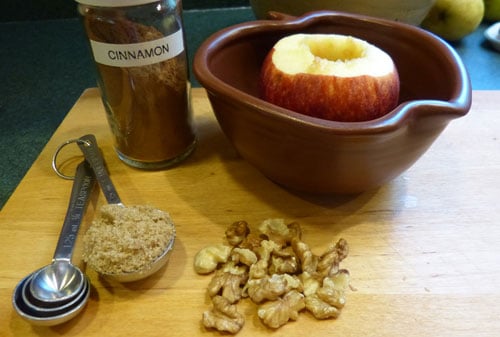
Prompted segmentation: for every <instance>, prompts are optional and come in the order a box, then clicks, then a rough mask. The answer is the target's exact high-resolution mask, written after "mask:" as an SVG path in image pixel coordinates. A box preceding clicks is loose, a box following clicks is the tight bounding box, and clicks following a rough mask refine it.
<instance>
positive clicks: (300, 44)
mask: <svg viewBox="0 0 500 337" xmlns="http://www.w3.org/2000/svg"><path fill="white" fill-rule="evenodd" d="M260 80H261V83H260V85H261V89H262V96H263V98H264V99H265V100H266V101H269V102H271V103H273V104H276V105H278V106H281V107H283V108H287V109H290V110H293V111H296V112H299V113H301V114H305V115H310V116H314V117H318V118H323V119H329V120H334V121H342V122H357V121H367V120H371V119H375V118H378V117H380V116H383V115H385V114H387V113H388V112H390V111H391V110H392V109H394V108H395V107H396V105H397V104H398V99H399V76H398V72H397V69H396V66H395V64H394V62H393V60H392V58H391V57H390V56H389V55H388V54H387V53H386V52H384V51H383V50H382V49H380V48H378V47H376V46H374V45H372V44H370V43H368V42H367V41H364V40H362V39H359V38H355V37H352V36H346V35H337V34H294V35H290V36H287V37H284V38H282V39H281V40H279V41H278V42H277V43H276V44H275V45H274V47H273V49H272V50H271V51H270V52H269V54H268V55H267V57H266V58H265V60H264V63H263V66H262V70H261V74H260Z"/></svg>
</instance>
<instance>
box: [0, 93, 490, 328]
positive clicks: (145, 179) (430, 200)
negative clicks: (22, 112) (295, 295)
mask: <svg viewBox="0 0 500 337" xmlns="http://www.w3.org/2000/svg"><path fill="white" fill-rule="evenodd" d="M499 106H500V91H474V93H473V106H472V109H471V111H470V113H469V114H468V115H467V116H466V117H464V118H461V119H458V120H455V121H452V122H451V123H450V125H449V126H448V127H447V129H446V130H445V131H444V132H443V134H442V135H441V136H440V137H439V138H438V140H437V141H436V142H435V143H434V144H433V146H432V147H431V148H430V149H429V150H428V152H427V153H426V154H425V155H424V156H423V157H422V158H421V159H420V160H419V161H418V162H417V163H416V164H415V165H414V166H413V167H412V168H410V169H409V170H408V171H407V172H405V173H404V174H403V175H401V176H400V177H398V178H396V179H395V180H394V181H392V182H391V183H389V184H387V185H385V186H383V187H381V188H379V189H377V190H374V191H370V192H366V193H363V194H361V195H357V196H351V197H346V196H343V197H342V196H337V197H314V196H308V195H303V194H297V193H292V192H290V191H287V190H286V189H284V188H281V187H280V186H277V185H275V184H274V183H273V182H271V181H269V180H268V179H266V178H265V177H263V176H262V175H261V174H260V173H259V172H258V171H256V170H255V169H254V168H253V167H251V166H250V165H249V164H248V163H246V162H245V161H244V160H242V159H241V158H240V157H239V156H238V154H237V153H236V152H235V150H234V149H233V147H232V146H231V145H230V144H229V142H228V141H227V140H226V138H225V137H224V135H223V134H222V133H221V131H220V129H219V127H218V125H217V122H216V121H215V119H214V117H213V114H212V111H211V107H210V105H209V103H208V100H207V98H206V94H205V91H204V90H203V89H194V90H193V107H194V112H195V114H194V117H195V121H196V128H197V134H198V141H199V143H198V147H197V149H196V151H195V152H194V154H193V155H192V156H191V157H190V158H189V159H188V160H186V161H185V162H183V163H182V164H181V165H179V166H177V167H175V168H172V169H170V170H164V171H153V172H148V171H140V170H136V169H133V168H130V167H127V166H126V165H124V164H122V163H121V162H120V161H119V160H118V158H117V157H116V155H115V154H114V150H113V148H112V141H111V136H110V132H109V128H108V126H107V124H106V120H105V114H104V111H103V107H102V103H101V101H100V97H99V94H98V91H97V89H94V88H92V89H89V90H86V91H85V92H84V93H83V95H82V96H81V98H80V99H79V100H78V102H77V103H76V105H75V106H74V108H73V109H72V110H71V111H70V112H69V114H68V115H67V117H66V119H65V120H64V121H63V123H62V124H61V126H60V127H59V128H58V130H57V131H56V133H55V134H54V136H53V137H52V139H51V140H50V141H49V143H48V144H47V145H46V147H45V149H44V150H43V151H42V153H41V154H40V156H39V158H38V159H37V160H36V161H35V163H34V164H33V166H32V168H31V169H30V170H29V172H28V173H27V175H26V176H25V178H24V179H23V181H22V182H21V184H20V185H19V186H18V188H17V189H16V191H15V193H14V194H13V195H12V197H11V198H10V199H9V201H8V202H7V204H6V205H5V207H4V208H3V209H2V210H1V213H0V250H1V253H2V259H0V335H1V336H5V337H10V336H23V337H27V336H61V335H65V336H86V337H91V336H99V337H102V336H106V337H112V336H120V337H122V336H127V335H128V336H142V337H147V336H219V335H220V334H219V333H218V332H213V331H207V330H205V329H204V328H203V327H202V326H201V323H200V321H201V315H202V312H203V311H205V310H207V309H208V308H209V305H208V301H207V298H206V294H205V290H206V287H207V284H208V282H209V280H210V276H200V275H197V274H196V273H195V272H194V271H193V268H192V263H193V257H194V255H195V253H196V252H197V251H198V250H199V249H200V248H202V247H203V246H205V245H208V244H213V243H220V242H222V240H223V234H224V230H225V228H226V227H227V226H228V225H229V224H231V223H232V222H234V221H236V220H246V221H248V222H249V223H250V225H251V226H254V227H255V226H257V225H258V224H259V223H260V222H261V221H262V220H264V219H267V218H272V217H279V218H284V219H285V220H286V221H290V222H291V221H298V222H299V223H300V224H301V225H302V229H303V239H304V241H306V242H307V243H309V244H310V245H311V247H312V248H313V251H314V252H316V253H321V252H322V251H323V250H324V249H326V247H327V246H328V244H329V243H330V242H331V241H333V240H337V239H338V238H340V237H343V238H345V239H346V240H347V241H348V242H349V245H350V248H351V250H350V255H349V257H348V258H347V259H346V260H345V261H344V262H343V267H345V268H347V269H349V271H350V273H351V275H352V279H351V285H352V289H350V290H349V291H348V293H347V304H346V306H345V308H344V309H343V311H342V314H341V316H340V317H339V318H338V319H336V320H327V321H317V320H315V319H313V318H312V316H311V315H309V314H307V313H302V314H301V316H300V317H299V319H298V321H296V322H292V323H289V324H288V325H286V326H284V327H282V328H280V329H278V330H270V329H267V328H265V327H264V326H263V325H262V323H261V322H260V321H259V319H258V317H257V315H256V308H255V306H254V305H252V304H249V303H247V302H244V303H242V304H241V305H240V306H239V308H240V309H239V310H240V311H241V312H242V313H244V315H245V317H246V323H245V326H244V328H243V329H242V330H241V331H240V333H239V334H238V336H304V335H314V336H326V335H328V336H405V337H410V336H450V337H451V336H453V337H457V336H498V335H499V331H500V319H499V318H500V221H499V220H500V203H499V202H498V199H499V198H500V114H499V111H498V109H499ZM86 133H93V134H94V135H95V136H96V137H97V140H98V142H99V145H100V147H101V149H102V151H103V153H104V156H105V159H106V161H107V164H108V168H109V171H110V173H111V177H112V179H113V181H114V183H115V185H116V186H117V189H118V192H119V193H120V196H121V198H122V201H123V202H124V203H125V204H129V205H132V204H151V205H154V206H156V207H159V208H161V209H164V210H166V211H168V212H169V213H170V214H171V216H172V217H173V219H174V221H175V223H176V226H177V233H178V236H177V241H176V245H175V249H174V251H173V254H172V256H171V260H170V262H169V264H168V265H167V267H166V268H164V269H162V270H160V271H159V272H158V273H157V274H155V275H153V276H152V277H150V278H148V279H146V280H143V281H139V282H135V283H130V284H118V283H112V282H108V281H106V280H103V279H101V278H99V277H98V276H97V275H96V274H95V273H94V272H93V271H92V270H89V269H86V272H87V274H88V275H89V277H90V279H91V282H92V285H93V289H92V294H91V299H90V301H89V303H88V305H87V307H86V308H85V309H84V311H83V312H82V313H81V314H80V315H79V316H78V317H76V318H74V319H73V320H71V321H69V322H67V323H64V324H62V325H60V326H56V327H36V326H32V325H31V324H29V323H28V322H26V321H24V320H23V319H21V318H20V317H19V316H18V315H17V314H16V312H15V311H14V310H13V308H12V305H11V296H12V291H13V289H14V287H15V285H16V284H17V282H18V281H19V280H20V279H21V278H22V277H24V276H25V275H27V274H28V273H30V272H31V271H34V270H35V269H37V268H39V267H41V266H43V265H45V264H47V263H49V262H50V260H51V258H52V254H53V252H54V248H55V245H56V242H57V238H58V235H59V230H60V228H61V225H62V222H63V218H64V215H65V212H66V207H67V203H68V197H69V193H70V190H71V181H68V180H63V179H61V178H59V177H57V176H56V175H55V173H54V172H53V171H52V168H51V161H52V155H53V153H54V151H55V150H56V148H57V146H58V145H59V144H61V143H62V142H64V141H66V140H68V139H72V138H78V137H80V136H82V135H84V134H86ZM78 151H79V150H78V149H77V147H76V145H75V146H67V147H66V148H65V149H64V150H63V151H61V154H60V158H59V160H58V162H59V163H60V164H61V167H62V169H63V170H65V172H67V173H71V172H72V169H73V168H74V166H75V165H76V163H77V162H79V160H80V158H81V157H80V156H79V152H78ZM103 203H105V199H104V197H103V195H102V194H101V193H100V192H99V191H98V190H96V191H95V193H94V195H93V198H92V202H91V206H90V208H89V210H88V212H87V216H86V218H85V222H84V225H83V226H84V227H83V228H82V232H81V233H83V231H84V230H85V227H87V226H88V225H89V224H90V222H91V220H92V218H93V217H94V216H95V215H96V213H97V210H98V208H99V206H100V205H102V204H103ZM80 239H81V236H80ZM80 254H81V241H79V242H78V245H77V248H76V252H75V258H74V260H75V262H76V263H78V264H80V265H81V266H82V268H84V267H85V266H83V265H82V264H81V261H80Z"/></svg>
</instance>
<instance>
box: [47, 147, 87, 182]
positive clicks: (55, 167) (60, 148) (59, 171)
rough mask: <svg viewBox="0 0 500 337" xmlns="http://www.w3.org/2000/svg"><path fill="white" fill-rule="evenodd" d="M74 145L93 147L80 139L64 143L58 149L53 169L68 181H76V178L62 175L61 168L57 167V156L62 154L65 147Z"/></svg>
mask: <svg viewBox="0 0 500 337" xmlns="http://www.w3.org/2000/svg"><path fill="white" fill-rule="evenodd" d="M74 143H77V144H80V145H85V146H90V145H92V144H91V143H90V141H89V140H85V139H80V138H75V139H69V140H67V141H65V142H64V143H62V144H61V145H59V146H58V147H57V149H56V151H55V152H54V155H53V156H52V169H53V170H54V172H55V173H56V174H57V175H58V176H59V177H61V178H63V179H67V180H74V179H75V176H69V175H66V174H64V173H62V172H61V170H59V167H58V166H57V156H58V155H59V153H60V152H61V150H62V149H63V148H64V147H66V146H67V145H69V144H74Z"/></svg>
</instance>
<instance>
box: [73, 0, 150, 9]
mask: <svg viewBox="0 0 500 337" xmlns="http://www.w3.org/2000/svg"><path fill="white" fill-rule="evenodd" d="M75 1H76V2H78V3H81V4H84V5H89V6H97V7H127V6H137V5H144V4H150V3H153V2H158V1H159V0H75Z"/></svg>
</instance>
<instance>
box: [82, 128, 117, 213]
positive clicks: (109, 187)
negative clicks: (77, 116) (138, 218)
mask: <svg viewBox="0 0 500 337" xmlns="http://www.w3.org/2000/svg"><path fill="white" fill-rule="evenodd" d="M80 140H83V142H78V146H79V147H80V149H81V150H82V152H83V155H84V156H85V159H86V160H87V161H88V162H89V164H90V166H91V167H92V169H93V170H94V173H95V176H96V178H97V181H98V182H99V185H100V186H101V189H102V192H103V194H104V197H105V198H106V200H107V201H108V203H109V204H119V205H122V202H121V200H120V197H119V196H118V192H117V191H116V188H115V186H114V185H113V182H112V181H111V178H110V177H109V174H108V170H107V169H106V165H105V164H104V159H103V157H102V154H101V151H100V150H99V146H97V140H96V138H95V136H94V135H85V136H82V137H80Z"/></svg>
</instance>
